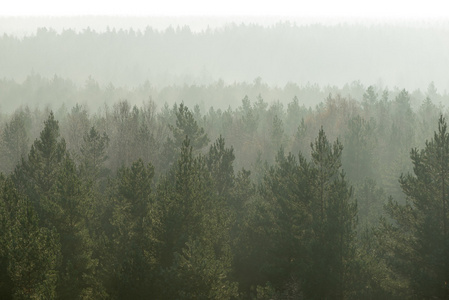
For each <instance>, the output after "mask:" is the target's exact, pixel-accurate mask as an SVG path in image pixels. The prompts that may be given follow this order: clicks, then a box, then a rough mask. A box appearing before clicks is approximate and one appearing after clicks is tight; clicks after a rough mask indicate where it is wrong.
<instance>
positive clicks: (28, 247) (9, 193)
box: [0, 179, 61, 299]
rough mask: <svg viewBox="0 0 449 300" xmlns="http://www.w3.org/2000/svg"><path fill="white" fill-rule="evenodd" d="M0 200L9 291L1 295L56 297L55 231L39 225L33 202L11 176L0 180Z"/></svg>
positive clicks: (57, 258)
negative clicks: (12, 180) (23, 193)
mask: <svg viewBox="0 0 449 300" xmlns="http://www.w3.org/2000/svg"><path fill="white" fill-rule="evenodd" d="M0 203H1V208H3V209H2V210H3V213H2V217H3V218H2V219H3V220H2V221H3V222H2V223H3V224H2V227H3V228H2V253H0V254H1V255H0V256H2V257H3V258H6V262H7V270H6V271H7V274H8V278H7V279H8V281H10V283H9V284H10V285H11V286H10V289H11V293H12V295H9V296H6V295H3V296H5V298H9V297H11V296H12V297H13V298H15V299H55V298H56V296H57V294H56V286H57V280H58V271H57V270H58V266H59V264H60V259H61V254H60V244H59V239H58V234H57V233H56V232H55V230H50V229H47V228H45V227H41V226H40V225H39V221H38V216H37V214H36V212H35V210H34V208H33V206H32V205H31V204H30V202H29V200H28V199H26V198H25V197H24V196H23V195H21V194H20V193H19V192H18V191H17V189H16V188H15V186H14V185H13V183H12V182H11V180H10V179H7V180H5V181H3V182H2V183H1V191H0ZM4 222H6V223H4ZM4 271H5V270H4Z"/></svg>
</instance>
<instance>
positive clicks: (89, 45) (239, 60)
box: [0, 22, 449, 90]
mask: <svg viewBox="0 0 449 300" xmlns="http://www.w3.org/2000/svg"><path fill="white" fill-rule="evenodd" d="M447 36H449V29H448V28H447V27H422V28H419V27H417V26H415V27H407V26H405V25H403V26H399V25H396V26H394V25H376V26H375V25H370V26H369V25H364V26H362V25H359V26H357V25H334V26H325V25H301V26H299V25H294V24H292V23H288V22H286V23H278V24H276V25H273V26H269V27H263V26H260V25H245V24H241V25H235V24H230V25H228V26H224V27H221V28H216V29H214V30H210V29H208V30H204V31H200V32H192V31H191V30H190V29H189V27H187V26H183V27H176V28H173V27H168V28H167V29H166V30H155V29H153V28H151V27H147V28H146V29H145V30H133V29H126V30H123V29H117V30H116V29H110V30H107V31H105V32H101V33H99V32H96V31H94V30H92V29H90V28H86V29H84V30H82V31H80V32H77V31H74V30H71V29H66V30H63V31H62V32H60V33H57V32H56V31H55V30H53V29H51V28H40V29H38V30H37V31H36V32H35V34H33V35H29V36H25V37H15V36H12V35H7V34H4V35H2V36H1V37H0V58H1V59H0V78H3V77H6V78H7V79H15V80H18V81H19V82H21V81H23V80H24V79H25V78H26V76H27V75H28V74H30V73H31V72H33V71H34V72H35V73H38V74H41V75H42V76H44V77H52V76H54V75H55V74H56V75H57V76H61V77H62V78H71V79H72V80H73V81H74V82H75V83H76V84H82V83H83V82H84V81H85V80H86V78H88V77H89V76H92V77H93V78H96V79H97V80H100V79H101V81H100V84H101V85H107V84H109V83H112V84H113V85H116V86H124V85H128V86H131V87H135V85H136V84H138V83H143V82H145V81H147V80H148V81H149V82H151V83H152V84H154V85H156V86H159V87H160V86H166V85H171V84H178V85H179V84H180V85H183V84H193V83H196V84H199V85H202V84H210V83H212V82H214V81H217V80H219V79H220V78H221V79H223V80H224V81H225V82H226V83H232V82H235V81H237V82H242V81H246V82H251V81H252V80H253V79H254V78H257V77H259V76H260V77H261V78H262V79H263V80H264V81H266V82H267V83H269V84H270V85H275V84H277V85H282V84H285V83H286V82H296V83H299V84H301V85H305V84H307V83H308V82H310V83H311V84H314V83H317V84H319V85H321V86H325V85H337V86H343V85H344V84H345V83H348V82H352V81H353V80H356V79H359V80H360V81H361V82H363V83H364V84H371V83H378V82H381V83H382V84H384V85H387V86H402V87H405V88H407V89H412V88H421V89H423V88H425V87H426V86H427V84H429V81H430V80H429V78H432V80H433V81H434V82H435V84H436V86H437V87H438V88H439V89H442V90H445V89H446V90H449V82H448V80H447V76H446V73H447V70H448V69H449V51H448V49H449V41H448V39H447Z"/></svg>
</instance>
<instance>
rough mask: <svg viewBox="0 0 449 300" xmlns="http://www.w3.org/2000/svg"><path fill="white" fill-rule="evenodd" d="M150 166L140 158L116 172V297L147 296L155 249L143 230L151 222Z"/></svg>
mask: <svg viewBox="0 0 449 300" xmlns="http://www.w3.org/2000/svg"><path fill="white" fill-rule="evenodd" d="M153 176H154V168H153V166H152V165H147V166H145V165H144V163H143V161H142V160H141V159H139V160H137V161H136V162H134V163H133V164H132V166H131V167H130V168H122V169H121V170H119V172H118V175H117V179H116V188H115V191H114V193H113V196H112V197H113V203H114V211H113V216H112V225H113V226H114V234H113V240H114V248H115V249H114V252H115V253H114V256H115V257H114V258H115V269H114V270H113V271H114V273H115V274H114V275H115V276H116V287H115V288H116V289H117V293H118V296H119V298H122V299H125V298H129V297H131V298H135V299H141V298H145V297H149V296H150V295H151V284H150V283H151V280H150V279H151V277H152V276H154V274H152V272H154V270H152V268H154V266H153V265H152V264H154V259H155V254H154V252H155V249H154V245H153V244H152V243H153V241H152V240H151V239H149V238H148V236H147V233H146V232H147V230H149V228H150V227H151V225H152V224H151V222H152V221H153V219H152V216H151V215H149V211H150V208H151V205H152V203H153V200H152V194H151V186H152V180H153Z"/></svg>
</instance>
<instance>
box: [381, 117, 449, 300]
mask: <svg viewBox="0 0 449 300" xmlns="http://www.w3.org/2000/svg"><path fill="white" fill-rule="evenodd" d="M410 157H411V159H412V162H413V166H414V168H413V171H414V174H413V175H412V174H408V175H402V176H401V178H400V183H401V187H402V189H403V191H404V193H405V194H406V196H407V200H408V202H407V203H406V205H399V204H398V203H395V202H392V201H390V202H389V204H388V206H387V208H388V213H389V215H390V217H391V218H392V219H394V220H395V221H396V224H395V226H393V227H386V229H385V230H389V231H390V232H391V236H392V237H393V239H394V241H395V248H394V249H393V250H394V252H393V253H394V255H395V258H399V259H400V260H399V262H400V263H394V262H391V263H390V264H391V267H392V268H393V269H394V270H395V271H396V272H398V273H399V274H401V275H402V276H404V277H405V278H407V280H408V284H409V286H410V288H411V289H412V291H413V294H414V295H416V296H417V297H419V298H429V297H437V298H441V299H442V298H447V297H448V295H449V289H448V288H447V284H446V283H447V282H448V280H449V273H448V271H447V270H448V266H449V257H448V255H447V253H449V252H448V249H449V248H448V238H447V234H448V232H447V230H448V228H447V217H448V207H447V206H448V204H447V196H448V191H447V183H448V180H449V177H448V176H449V133H447V123H446V121H445V119H444V118H443V117H442V116H441V117H440V119H439V123H438V132H435V134H434V137H433V139H431V140H430V141H428V142H426V147H425V148H424V149H422V150H421V151H418V150H417V149H412V151H411V154H410ZM406 253H408V254H409V255H408V256H404V254H406Z"/></svg>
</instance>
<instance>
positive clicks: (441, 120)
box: [0, 26, 449, 300]
mask: <svg viewBox="0 0 449 300" xmlns="http://www.w3.org/2000/svg"><path fill="white" fill-rule="evenodd" d="M243 27H244V26H243ZM245 28H246V27H244V29H245ZM275 28H276V27H274V29H273V28H272V29H270V30H275ZM247 29H248V28H247ZM256 29H257V28H256ZM228 30H231V29H228ZM232 30H235V29H232ZM248 30H249V29H248ZM253 30H254V28H253ZM294 30H299V29H294ZM314 30H316V28H314ZM329 30H330V29H329ZM335 30H337V31H338V29H335ZM256 31H257V30H256ZM148 32H149V33H148V34H150V33H151V34H154V35H158V36H162V37H163V38H161V39H162V40H164V39H165V38H166V37H167V36H165V35H164V34H162V33H154V32H152V31H150V30H148ZM170 32H171V31H168V33H165V34H167V35H168V36H170V34H172V33H170ZM186 32H187V33H185V34H186V35H187V36H191V34H190V33H188V30H186ZM226 32H227V31H226V30H224V31H223V32H222V33H220V34H225V33H226ZM71 34H72V33H70V31H67V32H65V33H64V34H62V35H58V34H56V33H53V32H52V31H51V30H46V29H45V30H41V31H39V33H38V34H37V35H36V37H30V38H25V39H23V40H20V39H15V38H13V37H9V36H6V35H4V36H3V38H0V52H1V51H6V50H5V49H6V48H5V47H4V44H5V43H9V45H10V46H8V47H10V50H11V49H15V50H11V52H8V53H13V52H14V51H16V50H17V49H18V48H20V49H22V51H29V50H30V49H33V48H34V49H36V48H35V47H34V46H33V47H29V48H28V46H23V45H22V46H20V44H21V43H27V42H30V40H32V41H33V43H34V42H36V43H39V42H41V43H42V45H46V46H45V47H47V46H49V45H50V44H51V43H50V42H49V41H48V40H47V39H50V40H51V39H54V40H53V41H54V43H55V44H54V45H55V49H58V47H59V46H57V45H59V44H58V43H59V42H57V41H56V40H57V39H59V38H66V37H69V36H70V35H71ZM73 34H74V33H73ZM90 34H93V33H92V32H91V33H89V31H87V33H86V32H85V33H83V34H80V35H79V36H81V37H83V38H87V37H88V36H90ZM114 34H115V33H114ZM114 34H112V33H111V32H109V33H107V34H106V35H111V36H114ZM120 34H124V33H123V32H122V33H120ZM179 34H180V33H179V32H177V33H176V34H175V35H179ZM40 35H44V36H45V37H41V36H40ZM95 35H97V34H95ZM73 36H76V35H75V34H74V35H73ZM99 36H100V37H101V36H103V35H101V34H99V35H98V36H96V37H95V38H92V39H93V41H94V42H93V43H95V41H97V42H98V43H100V41H101V39H100V38H99ZM125 36H128V37H130V36H131V37H133V38H132V39H134V38H135V37H136V36H137V37H139V36H140V35H139V34H137V35H134V34H131V33H129V32H128V33H126V34H125ZM193 36H195V35H193ZM200 36H201V35H200ZM203 37H204V36H203ZM138 40H139V39H138V38H137V41H138ZM135 41H136V40H134V42H135ZM91 42H92V41H91ZM63 44H64V43H63ZM106 44H107V43H106ZM17 45H19V46H17ZM2 47H3V48H2ZM14 47H18V48H14ZM21 47H23V48H21ZM45 47H44V48H45ZM77 47H78V46H77ZM135 47H136V48H133V49H137V48H138V47H137V46H135ZM78 49H79V48H78ZM89 49H91V51H94V50H95V49H98V48H95V47H94V48H89ZM116 50H117V49H116ZM100 52H101V51H100ZM100 52H98V53H100ZM211 52H213V51H211ZM4 53H6V52H4ZM39 53H40V55H44V56H45V53H46V51H41V52H39ZM20 55H21V54H20V53H19V54H18V56H20ZM27 55H28V54H27ZM27 55H24V56H23V58H25V57H27ZM50 56H51V55H50ZM89 57H90V58H92V57H91V56H90V55H89ZM130 57H133V56H132V55H131V56H130ZM150 58H151V57H150ZM52 59H54V61H52V62H51V63H56V62H57V61H58V60H59V59H60V58H59V57H58V55H56V54H55V56H54V57H53V58H52ZM61 59H62V60H65V58H61ZM80 59H81V60H82V61H83V62H84V63H85V64H86V66H87V65H89V62H88V60H83V59H82V55H81V56H80ZM92 59H94V58H92ZM256 60H258V59H256ZM43 61H44V62H45V60H43ZM21 63H23V65H24V66H26V64H27V63H29V61H28V62H26V61H23V62H21ZM51 63H50V65H48V64H45V68H47V71H48V72H51V70H54V69H53V68H52V66H51ZM69 63H73V64H74V65H77V62H76V61H71V60H67V64H69ZM172 63H173V64H176V62H172ZM9 64H10V65H11V66H12V64H13V63H11V61H10V60H6V59H4V60H3V59H0V65H2V66H6V65H9ZM123 64H124V65H128V63H127V62H124V63H123ZM19 65H20V64H18V67H17V70H16V71H17V72H19V71H20V72H25V69H26V67H25V68H22V69H21V67H20V66H19ZM63 65H64V64H60V66H63ZM106 65H107V64H106ZM97 67H98V66H97ZM98 68H99V69H98V70H100V71H101V72H106V73H107V72H112V73H113V71H111V70H110V71H107V70H106V69H104V66H103V67H102V66H100V67H98ZM120 68H121V67H118V69H120ZM125 69H126V68H125ZM67 70H71V71H74V72H76V68H75V67H73V66H68V65H67ZM3 71H4V72H5V74H6V73H8V72H9V71H5V69H3ZM39 71H42V70H39V69H38V70H36V71H32V72H30V73H28V74H26V75H25V76H24V78H23V80H22V79H20V78H19V77H20V76H19V75H18V77H17V78H16V77H15V75H13V72H12V71H11V75H10V76H8V77H7V76H6V75H5V77H3V78H2V79H0V172H1V175H0V298H1V299H254V300H256V299H259V300H262V299H265V300H270V299H278V300H281V299H447V298H449V284H448V282H449V238H448V237H447V235H448V234H449V232H448V230H449V223H448V222H449V220H448V216H449V213H448V210H449V203H448V201H449V131H448V128H447V122H448V121H447V120H448V116H449V113H448V110H447V108H446V107H445V106H444V103H447V101H448V100H449V95H448V94H447V93H446V92H439V91H438V89H437V88H436V86H435V84H434V82H432V81H430V83H429V85H428V87H427V89H426V90H422V89H421V88H420V87H416V89H415V90H408V89H406V88H401V87H393V88H389V87H388V86H385V85H382V84H373V85H369V86H365V85H364V84H362V83H361V82H360V81H353V82H346V83H345V84H344V85H342V86H341V87H337V86H332V85H319V84H311V83H306V84H303V85H300V84H296V83H292V82H290V83H287V84H286V85H285V86H284V87H279V86H273V85H270V84H268V83H266V82H265V81H264V80H263V79H262V78H261V77H255V79H254V81H253V82H247V81H238V80H237V81H235V82H234V83H226V82H225V81H223V80H221V79H220V80H211V81H210V82H209V83H201V84H197V83H194V82H193V83H184V84H176V83H173V84H167V85H152V84H151V83H150V81H146V82H145V81H143V83H141V81H139V80H138V79H135V81H134V82H135V83H136V82H137V83H136V84H135V85H133V86H128V85H126V84H124V83H123V82H118V83H115V85H114V84H113V83H106V84H103V83H100V82H98V81H97V78H96V77H94V76H89V77H87V79H86V80H85V81H84V82H83V83H82V84H79V82H78V81H77V80H78V78H76V76H73V77H71V76H69V75H67V77H66V75H58V72H56V73H55V74H54V75H50V76H47V75H48V74H45V72H42V73H43V74H40V73H39ZM48 72H47V73H48ZM101 72H98V73H97V76H98V77H99V79H98V80H104V78H103V77H102V75H98V74H101ZM62 73H63V72H62ZM24 74H25V73H24ZM122 75H123V74H122ZM83 76H84V75H83ZM125 77H126V76H125ZM130 80H131V79H130Z"/></svg>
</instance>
